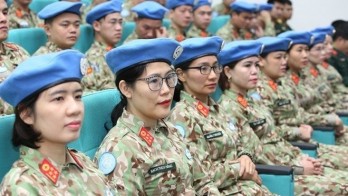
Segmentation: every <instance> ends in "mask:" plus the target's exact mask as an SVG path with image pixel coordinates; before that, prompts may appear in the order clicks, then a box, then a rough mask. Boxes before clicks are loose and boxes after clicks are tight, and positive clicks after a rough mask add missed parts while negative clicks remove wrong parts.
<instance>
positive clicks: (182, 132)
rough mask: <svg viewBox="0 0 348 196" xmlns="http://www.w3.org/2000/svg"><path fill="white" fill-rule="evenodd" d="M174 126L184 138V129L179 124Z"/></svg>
mask: <svg viewBox="0 0 348 196" xmlns="http://www.w3.org/2000/svg"><path fill="white" fill-rule="evenodd" d="M175 128H176V129H177V130H178V132H179V133H180V135H181V136H182V137H183V138H185V135H186V134H185V129H184V128H183V127H182V126H181V125H175Z"/></svg>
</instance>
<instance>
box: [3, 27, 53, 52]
mask: <svg viewBox="0 0 348 196" xmlns="http://www.w3.org/2000/svg"><path fill="white" fill-rule="evenodd" d="M7 41H8V42H13V43H16V44H18V45H20V46H22V47H23V48H24V49H25V50H26V51H27V52H28V53H29V54H30V55H32V54H34V52H35V51H36V50H38V49H39V48H40V47H41V46H44V45H45V44H46V42H47V36H46V33H45V31H44V30H43V29H42V28H22V29H11V30H10V31H9V33H8V37H7Z"/></svg>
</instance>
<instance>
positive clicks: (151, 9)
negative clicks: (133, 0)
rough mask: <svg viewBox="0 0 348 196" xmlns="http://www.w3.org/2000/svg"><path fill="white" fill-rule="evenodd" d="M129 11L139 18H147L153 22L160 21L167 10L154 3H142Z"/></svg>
mask: <svg viewBox="0 0 348 196" xmlns="http://www.w3.org/2000/svg"><path fill="white" fill-rule="evenodd" d="M131 10H132V11H133V12H135V13H137V15H138V17H140V18H149V19H153V20H162V19H163V18H164V15H165V14H166V12H167V11H168V9H167V8H165V7H163V6H162V5H161V4H159V3H157V2H154V1H144V2H142V3H139V4H138V5H136V6H134V7H133V8H132V9H131Z"/></svg>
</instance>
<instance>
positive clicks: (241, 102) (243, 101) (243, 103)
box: [237, 94, 248, 108]
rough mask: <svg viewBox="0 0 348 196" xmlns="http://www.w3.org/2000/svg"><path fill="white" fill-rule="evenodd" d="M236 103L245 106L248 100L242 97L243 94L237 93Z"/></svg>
mask: <svg viewBox="0 0 348 196" xmlns="http://www.w3.org/2000/svg"><path fill="white" fill-rule="evenodd" d="M237 101H238V103H239V104H240V105H241V106H243V107H244V108H246V107H247V106H248V101H247V100H246V99H245V98H244V96H243V95H241V94H239V95H238V98H237Z"/></svg>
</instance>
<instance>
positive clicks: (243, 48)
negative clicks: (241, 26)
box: [218, 40, 263, 66]
mask: <svg viewBox="0 0 348 196" xmlns="http://www.w3.org/2000/svg"><path fill="white" fill-rule="evenodd" d="M262 48H263V45H262V43H260V42H259V41H256V40H242V41H233V42H230V43H228V44H226V45H225V47H224V48H222V50H221V52H220V53H219V54H218V60H219V63H220V65H222V66H226V65H228V64H229V63H232V62H236V61H239V60H242V59H245V58H248V57H251V56H259V55H260V53H261V52H262Z"/></svg>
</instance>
